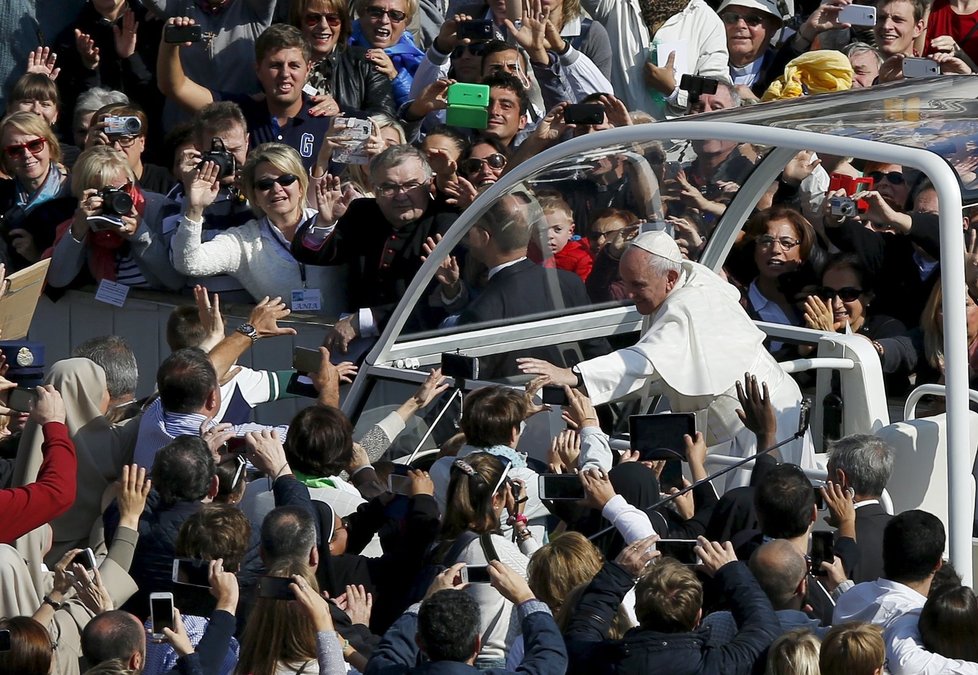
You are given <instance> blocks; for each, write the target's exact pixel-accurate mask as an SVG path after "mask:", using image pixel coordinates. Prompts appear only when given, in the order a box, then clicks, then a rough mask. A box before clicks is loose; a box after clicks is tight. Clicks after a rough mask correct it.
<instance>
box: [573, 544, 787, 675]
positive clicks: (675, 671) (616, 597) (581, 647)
mask: <svg viewBox="0 0 978 675" xmlns="http://www.w3.org/2000/svg"><path fill="white" fill-rule="evenodd" d="M714 581H716V582H717V583H718V584H719V586H720V588H721V590H722V592H723V595H724V597H726V598H728V599H729V602H730V609H731V612H732V613H733V617H734V620H735V621H736V622H737V625H738V626H740V632H738V633H737V634H736V636H734V638H733V639H732V640H730V641H729V642H725V643H722V644H720V643H718V642H717V641H716V640H711V639H710V631H709V630H707V629H699V630H694V631H691V632H689V633H659V632H657V631H652V630H644V629H642V628H633V629H632V630H630V631H628V633H626V634H625V637H624V638H622V639H621V640H605V639H604V636H605V634H606V632H607V628H608V626H610V625H611V620H612V618H613V616H614V614H615V612H616V611H617V609H618V606H619V605H620V604H621V600H622V598H623V597H624V596H625V594H626V593H627V592H628V591H629V589H631V587H632V586H633V585H634V581H633V580H632V578H631V575H629V573H628V572H626V571H625V570H624V569H623V568H622V567H621V566H620V565H618V564H617V563H611V562H609V563H605V565H604V567H602V568H601V571H600V572H598V574H597V576H595V577H594V580H593V581H592V582H591V584H590V585H589V586H588V588H587V590H586V591H585V592H584V595H583V596H582V597H581V600H580V602H579V603H578V605H577V608H576V611H575V612H574V616H573V618H572V619H571V623H570V626H568V628H567V631H566V633H565V638H566V640H567V651H568V656H569V657H570V663H571V667H570V669H569V670H568V671H567V672H568V673H581V674H582V675H583V674H585V673H586V674H587V675H598V674H600V673H617V674H619V675H627V674H631V673H634V674H635V675H639V674H644V673H669V675H685V674H686V673H689V674H692V673H699V674H703V675H706V674H710V675H712V674H716V675H738V674H740V675H748V674H749V673H750V672H751V670H752V669H753V668H754V664H755V663H756V662H757V661H758V660H759V659H761V657H762V656H763V655H764V654H765V652H766V650H767V648H768V647H769V646H770V645H771V642H773V641H774V639H775V638H776V637H777V636H778V635H780V634H781V625H780V623H779V622H778V617H777V615H776V614H775V613H774V610H773V609H772V608H771V603H770V602H769V601H768V599H767V596H765V595H764V592H763V591H762V590H761V587H760V586H759V585H758V584H757V581H756V580H755V579H754V576H753V575H752V574H751V572H750V570H749V569H747V566H746V565H745V564H744V563H742V562H731V563H728V564H726V565H724V566H723V567H721V568H720V570H719V571H718V572H717V574H716V576H715V577H714Z"/></svg>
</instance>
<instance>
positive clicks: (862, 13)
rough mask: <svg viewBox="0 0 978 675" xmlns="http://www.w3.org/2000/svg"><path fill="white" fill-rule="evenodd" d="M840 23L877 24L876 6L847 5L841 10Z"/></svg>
mask: <svg viewBox="0 0 978 675" xmlns="http://www.w3.org/2000/svg"><path fill="white" fill-rule="evenodd" d="M839 23H847V24H849V25H850V26H875V25H876V8H875V7H873V6H871V5H855V4H853V5H846V6H845V7H843V8H842V11H841V12H839Z"/></svg>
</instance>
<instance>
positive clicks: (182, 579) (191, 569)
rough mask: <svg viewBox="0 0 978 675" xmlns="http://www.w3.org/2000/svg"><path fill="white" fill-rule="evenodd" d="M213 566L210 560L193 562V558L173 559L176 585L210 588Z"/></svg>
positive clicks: (173, 578) (173, 577)
mask: <svg viewBox="0 0 978 675" xmlns="http://www.w3.org/2000/svg"><path fill="white" fill-rule="evenodd" d="M210 577H211V564H210V561H208V560H193V559H191V558H174V559H173V576H172V577H171V578H172V580H173V583H175V584H186V585H187V586H201V587H203V588H210V585H211V578H210Z"/></svg>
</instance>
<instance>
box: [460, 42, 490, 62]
mask: <svg viewBox="0 0 978 675" xmlns="http://www.w3.org/2000/svg"><path fill="white" fill-rule="evenodd" d="M466 50H468V52H469V54H471V55H472V56H482V55H483V54H485V53H486V43H485V42H473V43H472V44H468V45H459V46H458V47H456V48H455V49H453V50H452V58H453V59H457V58H458V57H460V56H461V55H462V54H464V53H465V51H466Z"/></svg>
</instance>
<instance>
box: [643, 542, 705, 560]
mask: <svg viewBox="0 0 978 675" xmlns="http://www.w3.org/2000/svg"><path fill="white" fill-rule="evenodd" d="M697 543H698V542H697V541H696V540H695V539H660V540H659V541H657V542H655V546H656V548H657V549H659V551H660V552H661V553H662V555H667V556H669V557H670V558H675V559H676V560H678V561H679V562H681V563H683V564H685V565H699V564H701V563H702V562H703V561H702V560H701V559H700V557H699V556H698V555H696V551H695V550H694V548H695V547H696V544H697Z"/></svg>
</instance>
